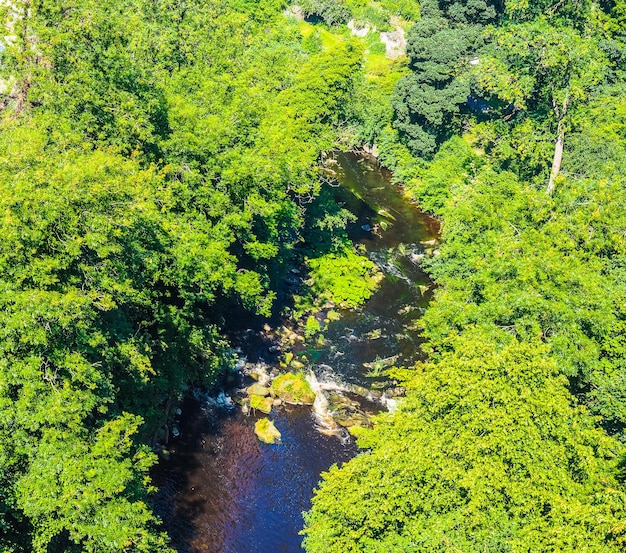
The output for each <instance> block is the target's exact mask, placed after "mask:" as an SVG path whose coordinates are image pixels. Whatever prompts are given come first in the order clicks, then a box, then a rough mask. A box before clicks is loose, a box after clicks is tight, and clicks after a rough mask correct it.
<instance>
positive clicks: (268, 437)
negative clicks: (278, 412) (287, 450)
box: [254, 419, 281, 444]
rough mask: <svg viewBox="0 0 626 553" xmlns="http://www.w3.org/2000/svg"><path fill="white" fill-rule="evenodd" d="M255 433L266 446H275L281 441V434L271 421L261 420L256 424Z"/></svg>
mask: <svg viewBox="0 0 626 553" xmlns="http://www.w3.org/2000/svg"><path fill="white" fill-rule="evenodd" d="M254 433H255V434H256V436H257V438H258V439H259V440H261V441H262V442H263V443H265V444H275V443H276V442H279V441H280V437H281V435H280V432H279V431H278V428H276V427H275V426H274V423H273V422H272V421H271V420H269V419H259V420H258V421H256V423H255V424H254Z"/></svg>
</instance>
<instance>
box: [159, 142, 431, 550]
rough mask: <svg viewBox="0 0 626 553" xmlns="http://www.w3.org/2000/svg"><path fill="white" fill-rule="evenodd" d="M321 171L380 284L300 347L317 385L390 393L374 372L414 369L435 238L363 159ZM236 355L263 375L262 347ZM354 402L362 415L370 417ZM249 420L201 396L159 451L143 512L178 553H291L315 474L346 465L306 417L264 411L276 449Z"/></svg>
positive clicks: (370, 408)
mask: <svg viewBox="0 0 626 553" xmlns="http://www.w3.org/2000/svg"><path fill="white" fill-rule="evenodd" d="M331 168H332V169H333V171H334V172H335V177H336V179H337V181H338V182H339V183H340V184H341V186H337V187H334V188H333V193H334V195H335V199H336V201H338V202H340V203H342V204H344V205H345V207H346V208H347V209H348V210H349V211H351V212H352V213H353V214H355V215H356V217H357V221H356V222H354V223H352V224H350V226H349V228H348V232H349V236H350V238H351V239H352V240H353V241H354V242H357V243H360V244H363V245H364V246H365V247H366V249H367V252H368V255H369V256H370V258H371V259H372V260H374V261H375V262H376V263H377V264H378V265H379V266H380V268H381V269H382V270H383V272H384V274H385V279H384V280H383V282H382V283H381V286H380V288H379V289H378V291H377V292H376V293H375V294H374V296H372V298H371V299H370V300H369V301H368V303H367V304H366V306H365V307H364V308H363V309H362V310H360V311H358V312H350V311H347V312H343V313H342V317H341V319H339V320H337V321H334V322H331V323H330V324H329V325H328V328H327V329H326V330H325V331H324V337H325V338H326V340H325V343H324V345H323V346H321V347H318V346H308V347H307V346H306V345H305V350H304V351H305V353H306V355H307V358H308V359H310V360H311V368H312V369H313V371H314V372H315V375H316V376H317V379H318V380H319V381H320V383H322V385H324V384H325V385H333V386H334V385H337V386H338V387H343V388H353V387H355V386H361V387H366V388H368V389H374V390H384V389H385V387H389V386H393V385H394V383H393V382H389V381H387V380H386V377H385V375H384V372H383V371H382V368H384V367H385V366H387V365H388V364H395V365H396V366H402V365H404V366H409V365H411V364H412V363H414V362H415V361H416V360H418V359H419V355H420V353H419V344H420V338H419V331H418V330H417V328H416V325H415V323H416V321H417V320H418V319H419V318H420V316H421V314H422V313H423V310H424V309H425V307H426V305H427V304H428V301H429V300H430V297H431V289H430V282H429V280H428V277H427V276H426V275H425V274H424V272H423V271H422V270H421V269H420V267H419V263H420V261H421V259H422V258H423V256H424V255H425V254H431V253H432V250H433V248H435V247H436V244H435V243H433V240H435V239H436V237H437V234H438V230H439V227H438V223H437V221H436V220H434V219H433V218H431V217H429V216H427V215H426V214H424V213H422V212H420V211H419V210H418V209H417V208H416V206H414V205H413V204H411V203H409V202H407V201H406V200H405V199H404V198H403V197H402V193H401V190H399V189H398V188H397V187H395V186H394V185H392V184H391V175H390V174H389V172H388V171H385V170H384V169H381V168H380V167H378V165H377V164H376V163H375V162H374V161H373V160H371V159H369V158H368V157H366V156H362V155H357V154H343V153H340V154H336V156H335V157H334V161H332V162H331ZM241 347H242V349H243V350H244V351H243V353H244V354H245V356H246V357H247V359H248V361H249V362H254V363H262V364H267V365H268V368H269V369H271V368H272V367H273V366H274V365H275V364H276V356H275V355H274V354H272V353H270V352H269V351H268V350H267V344H266V343H264V342H263V340H250V341H249V342H248V343H246V344H242V345H241ZM366 375H368V376H366ZM246 383H248V382H246ZM377 393H378V395H380V394H381V393H382V392H380V391H378V392H377ZM350 399H351V400H354V399H355V398H354V397H351V398H350ZM359 402H360V404H361V408H362V409H363V411H364V412H366V413H367V414H372V413H374V412H376V411H377V410H380V409H381V408H382V407H381V405H380V404H378V403H375V402H369V401H366V400H364V399H363V398H359ZM261 416H264V415H262V414H259V416H256V415H255V414H251V415H249V416H246V415H244V414H243V413H242V412H241V410H240V409H239V408H235V407H231V406H228V405H218V404H216V403H215V401H213V400H212V399H210V398H208V397H204V396H201V395H197V396H196V397H194V398H188V399H187V400H186V401H185V402H184V404H183V405H182V415H181V416H180V420H179V422H178V424H179V429H180V435H179V436H177V437H175V438H172V439H171V440H170V443H169V446H168V447H169V452H170V453H169V455H168V456H167V458H166V459H164V460H162V461H161V462H160V463H159V466H158V467H157V468H156V470H155V471H154V475H153V476H154V481H155V484H156V485H157V486H158V487H159V492H158V493H157V495H156V497H155V500H154V503H155V510H156V512H157V514H158V515H159V516H160V517H161V518H162V519H163V522H164V526H165V529H166V530H167V531H168V532H169V534H170V536H171V537H172V541H173V544H172V545H173V546H174V547H175V548H176V549H177V550H178V551H180V552H181V553H199V552H208V553H281V552H285V553H292V552H294V553H295V552H297V551H301V542H302V537H301V536H300V535H299V531H300V529H301V528H302V525H303V521H302V512H303V511H305V510H307V509H309V507H310V501H311V496H312V490H313V489H314V488H315V486H316V485H317V483H318V481H319V477H320V473H321V472H323V471H325V470H327V469H328V468H329V467H330V466H331V465H332V464H333V463H339V464H340V463H342V462H345V461H347V460H349V459H351V458H352V457H354V456H355V455H356V454H357V447H356V445H355V444H354V441H353V440H352V438H350V436H349V434H348V433H347V432H344V433H343V434H342V435H341V436H339V437H338V436H328V435H324V434H322V433H320V432H319V431H318V430H317V428H316V421H315V417H314V414H313V413H312V410H311V408H310V407H305V406H292V405H283V406H281V407H279V408H277V409H274V410H273V411H272V414H271V415H270V418H271V419H272V420H273V421H274V423H275V425H276V427H277V428H278V429H279V430H280V432H281V434H282V441H281V443H280V444H277V445H271V446H269V445H265V444H262V443H260V442H259V441H258V439H257V438H256V436H255V434H254V423H255V421H256V420H257V419H258V418H260V417H261Z"/></svg>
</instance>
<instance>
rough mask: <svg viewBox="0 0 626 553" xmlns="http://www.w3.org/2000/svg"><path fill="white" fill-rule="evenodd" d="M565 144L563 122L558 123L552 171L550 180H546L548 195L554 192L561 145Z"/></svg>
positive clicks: (561, 152) (560, 157) (561, 149)
mask: <svg viewBox="0 0 626 553" xmlns="http://www.w3.org/2000/svg"><path fill="white" fill-rule="evenodd" d="M564 143H565V129H564V128H563V121H562V120H561V121H559V124H558V130H557V137H556V144H555V146H554V157H553V158H552V169H551V170H550V180H548V188H547V189H546V192H547V193H548V195H550V194H552V192H553V191H554V180H555V179H556V177H557V175H558V174H559V171H560V170H561V161H562V160H563V145H564Z"/></svg>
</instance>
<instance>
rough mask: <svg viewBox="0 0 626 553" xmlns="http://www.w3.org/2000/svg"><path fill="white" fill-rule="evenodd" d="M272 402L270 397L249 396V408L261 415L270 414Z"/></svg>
mask: <svg viewBox="0 0 626 553" xmlns="http://www.w3.org/2000/svg"><path fill="white" fill-rule="evenodd" d="M273 404H274V400H273V399H272V398H271V397H263V396H250V407H251V408H252V409H258V410H259V411H261V412H262V413H267V414H269V413H271V412H272V405H273Z"/></svg>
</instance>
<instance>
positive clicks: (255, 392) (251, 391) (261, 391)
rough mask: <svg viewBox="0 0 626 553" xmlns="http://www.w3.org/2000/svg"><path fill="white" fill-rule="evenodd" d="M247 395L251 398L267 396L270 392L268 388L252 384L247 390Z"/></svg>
mask: <svg viewBox="0 0 626 553" xmlns="http://www.w3.org/2000/svg"><path fill="white" fill-rule="evenodd" d="M246 391H247V392H248V395H251V396H263V397H265V396H269V395H270V390H269V388H266V387H265V386H261V384H258V383H257V384H253V385H252V386H250V387H249V388H248V389H247V390H246Z"/></svg>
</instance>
